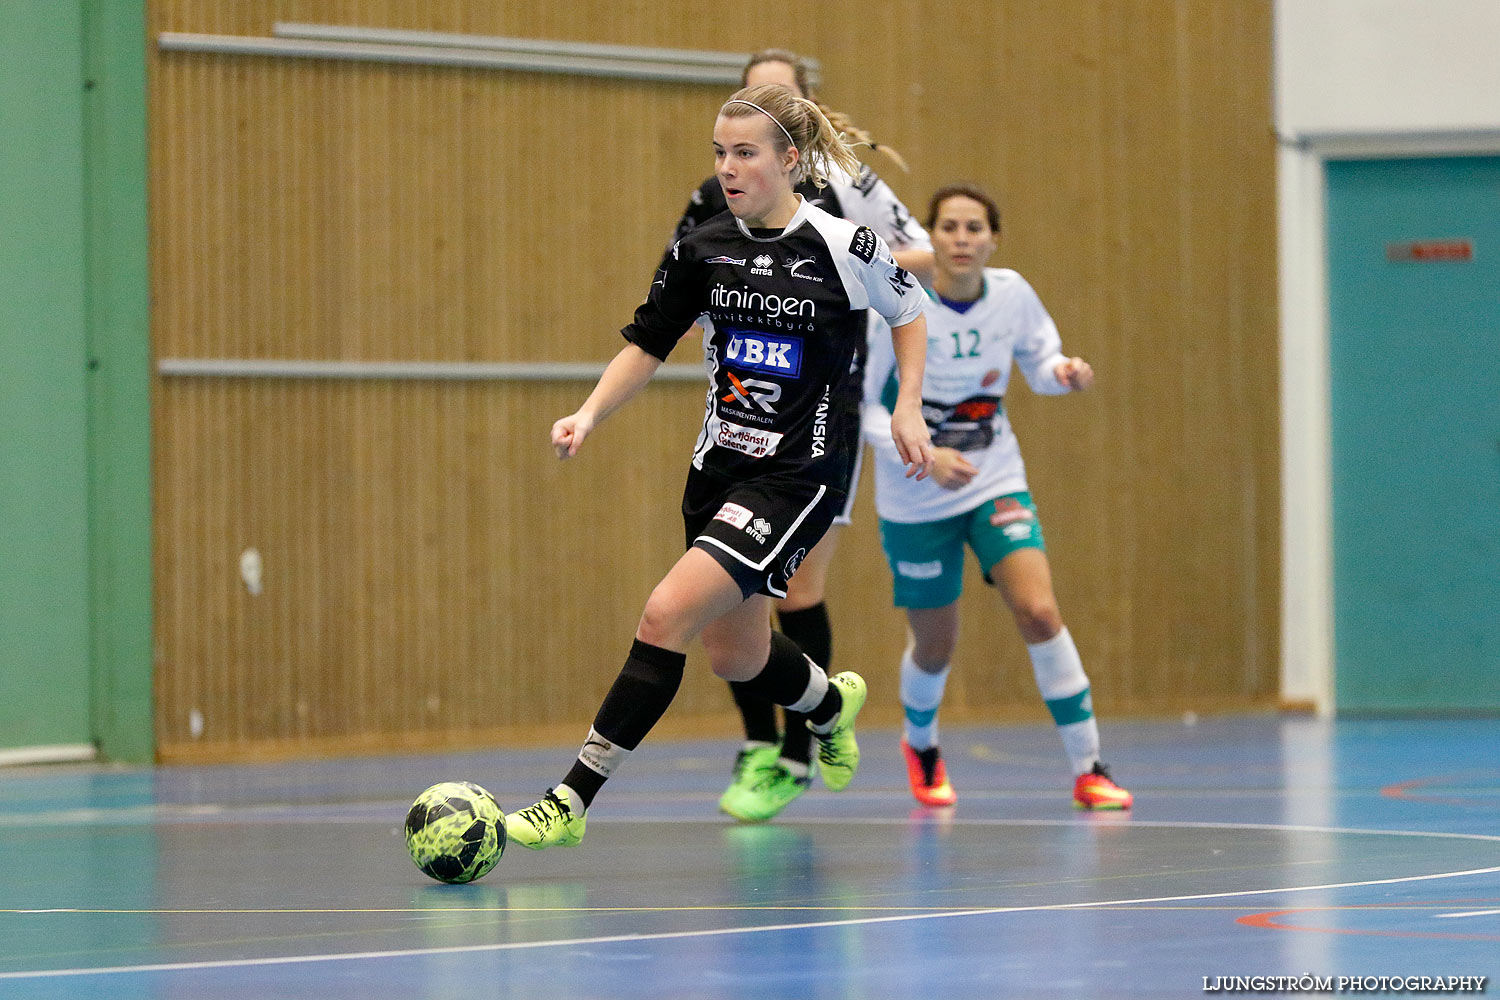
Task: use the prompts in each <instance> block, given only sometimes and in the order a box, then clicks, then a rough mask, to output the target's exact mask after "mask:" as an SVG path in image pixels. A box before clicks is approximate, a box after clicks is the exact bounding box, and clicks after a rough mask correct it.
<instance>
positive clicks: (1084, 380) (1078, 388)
mask: <svg viewBox="0 0 1500 1000" xmlns="http://www.w3.org/2000/svg"><path fill="white" fill-rule="evenodd" d="M1053 373H1054V374H1055V375H1057V380H1058V381H1059V382H1061V383H1062V384H1063V385H1065V386H1067V387H1068V388H1069V389H1071V390H1073V391H1074V392H1083V391H1084V390H1085V389H1087V388H1088V387H1089V386H1091V385H1093V384H1094V368H1093V366H1092V365H1090V364H1089V363H1088V362H1087V361H1085V360H1083V359H1082V358H1069V359H1068V360H1066V361H1059V362H1058V363H1057V367H1056V368H1055V369H1053Z"/></svg>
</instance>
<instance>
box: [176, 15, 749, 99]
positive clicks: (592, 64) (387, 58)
mask: <svg viewBox="0 0 1500 1000" xmlns="http://www.w3.org/2000/svg"><path fill="white" fill-rule="evenodd" d="M273 30H274V32H275V35H276V37H272V38H267V37H257V36H252V35H211V34H195V33H188V32H178V31H163V32H161V33H160V34H158V35H157V36H156V44H157V46H158V47H159V48H160V49H162V50H163V51H166V52H213V53H224V54H230V55H249V56H280V57H284V58H293V59H345V60H351V61H357V62H387V63H403V64H407V65H420V66H454V67H464V68H471V69H502V70H521V71H525V72H531V73H563V74H570V75H574V76H603V77H616V78H623V79H631V80H657V81H664V82H671V83H703V84H714V85H716V86H723V87H737V86H739V82H740V73H741V71H742V70H743V68H744V65H745V62H746V60H747V59H748V58H749V57H748V55H747V54H746V53H739V52H703V51H697V50H691V49H663V48H644V47H640V46H629V45H600V44H593V43H588V42H564V41H547V40H543V39H535V38H504V37H500V36H495V35H460V34H451V33H448V32H437V31H397V30H394V29H387V28H359V27H346V26H340V25H323V24H298V23H285V22H284V23H278V24H276V25H275V26H274V29H273Z"/></svg>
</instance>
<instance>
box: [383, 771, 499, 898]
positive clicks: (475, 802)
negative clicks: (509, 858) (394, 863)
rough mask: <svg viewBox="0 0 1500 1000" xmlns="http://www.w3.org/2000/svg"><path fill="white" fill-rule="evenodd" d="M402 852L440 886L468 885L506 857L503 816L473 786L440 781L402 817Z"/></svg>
mask: <svg viewBox="0 0 1500 1000" xmlns="http://www.w3.org/2000/svg"><path fill="white" fill-rule="evenodd" d="M406 849H407V850H408V851H409V852H411V859H412V861H414V862H416V865H417V867H418V868H420V869H422V871H424V872H426V873H427V874H428V875H431V876H432V877H433V878H435V879H437V880H438V881H439V882H472V881H474V880H475V879H477V878H479V877H480V876H482V875H484V874H485V873H486V872H488V871H489V870H490V869H491V868H493V867H495V862H497V861H499V860H500V855H501V854H503V853H505V814H504V813H503V812H501V811H500V807H499V806H498V805H496V804H495V798H494V796H492V795H490V793H489V792H487V791H485V790H484V789H483V788H480V787H479V786H478V785H476V784H473V783H472V782H468V781H443V782H439V783H438V784H436V785H433V786H432V787H431V788H429V789H427V791H425V792H423V793H422V794H421V795H418V796H417V801H415V802H413V803H412V805H411V810H410V811H409V812H407V814H406Z"/></svg>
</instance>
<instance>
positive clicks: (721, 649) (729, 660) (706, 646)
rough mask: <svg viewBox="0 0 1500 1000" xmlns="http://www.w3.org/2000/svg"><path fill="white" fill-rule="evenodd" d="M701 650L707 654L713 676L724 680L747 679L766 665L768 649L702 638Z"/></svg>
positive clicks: (768, 654)
mask: <svg viewBox="0 0 1500 1000" xmlns="http://www.w3.org/2000/svg"><path fill="white" fill-rule="evenodd" d="M703 651H704V652H705V653H707V654H708V665H709V668H710V669H711V670H713V672H714V674H715V676H718V677H721V678H723V679H724V680H726V681H748V680H749V679H750V678H752V677H754V676H755V675H756V674H758V673H760V671H761V669H762V668H763V667H764V666H765V665H766V660H767V658H768V657H769V656H770V655H771V652H770V649H769V648H765V649H760V648H756V647H746V646H743V645H739V644H735V643H721V642H715V641H711V640H709V639H708V638H707V637H705V638H704V640H703Z"/></svg>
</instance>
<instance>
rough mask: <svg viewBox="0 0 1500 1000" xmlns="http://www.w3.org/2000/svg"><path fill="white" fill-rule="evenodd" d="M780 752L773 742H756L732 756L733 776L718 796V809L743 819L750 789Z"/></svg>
mask: <svg viewBox="0 0 1500 1000" xmlns="http://www.w3.org/2000/svg"><path fill="white" fill-rule="evenodd" d="M780 753H781V748H780V747H779V746H777V745H776V744H774V743H757V744H756V745H755V746H747V747H745V748H743V749H742V750H740V752H739V754H738V755H737V756H736V757H735V758H734V778H733V779H732V780H731V781H730V782H729V787H728V788H726V789H724V794H723V795H721V796H719V811H720V812H723V813H728V814H729V815H730V816H733V817H734V818H735V819H745V816H744V815H742V814H743V813H744V811H745V809H746V802H747V800H748V799H749V797H750V794H751V793H750V789H751V788H753V787H754V786H755V785H756V784H758V783H759V782H760V781H761V779H762V778H764V777H765V773H764V772H765V771H766V770H767V769H769V768H774V767H775V766H776V758H777V756H778V755H779V754H780Z"/></svg>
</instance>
